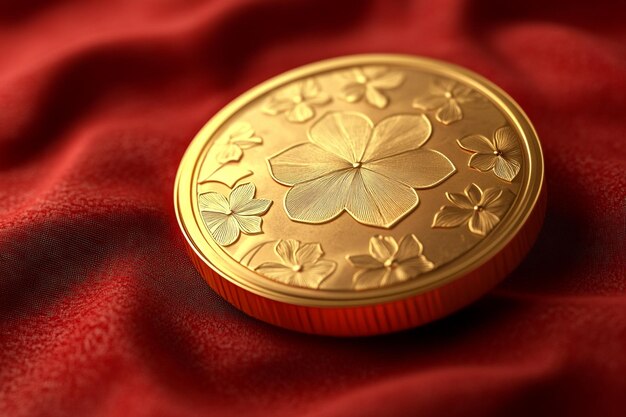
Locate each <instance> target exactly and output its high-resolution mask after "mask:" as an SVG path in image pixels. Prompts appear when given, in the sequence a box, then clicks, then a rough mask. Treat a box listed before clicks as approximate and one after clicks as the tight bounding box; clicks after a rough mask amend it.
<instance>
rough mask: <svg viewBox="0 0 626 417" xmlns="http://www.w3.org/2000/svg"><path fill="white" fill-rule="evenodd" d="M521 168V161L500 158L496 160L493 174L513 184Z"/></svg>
mask: <svg viewBox="0 0 626 417" xmlns="http://www.w3.org/2000/svg"><path fill="white" fill-rule="evenodd" d="M520 168H521V164H520V163H519V161H515V160H513V159H507V158H503V157H502V156H498V157H497V158H496V160H495V165H494V167H493V173H494V174H496V176H497V177H498V178H501V179H503V180H505V181H509V182H511V181H513V179H514V178H515V177H516V176H517V173H518V172H519V170H520Z"/></svg>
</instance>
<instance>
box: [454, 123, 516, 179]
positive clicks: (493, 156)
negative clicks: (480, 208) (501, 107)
mask: <svg viewBox="0 0 626 417" xmlns="http://www.w3.org/2000/svg"><path fill="white" fill-rule="evenodd" d="M457 142H458V144H459V146H460V147H461V148H463V149H465V150H468V151H470V152H474V155H472V156H471V157H470V160H469V164H468V165H469V166H470V167H472V168H475V169H477V170H479V171H482V172H486V171H493V173H494V174H495V175H496V176H497V177H498V178H500V179H503V180H505V181H509V182H511V181H513V179H514V178H515V177H516V176H517V174H518V173H519V170H520V167H521V166H522V151H521V150H520V148H519V139H518V137H517V134H515V131H514V130H513V129H511V128H510V127H508V126H504V127H501V128H499V129H498V130H496V132H495V133H494V135H493V140H490V139H488V138H486V137H484V136H483V135H470V136H466V137H464V138H462V139H459V140H458V141H457Z"/></svg>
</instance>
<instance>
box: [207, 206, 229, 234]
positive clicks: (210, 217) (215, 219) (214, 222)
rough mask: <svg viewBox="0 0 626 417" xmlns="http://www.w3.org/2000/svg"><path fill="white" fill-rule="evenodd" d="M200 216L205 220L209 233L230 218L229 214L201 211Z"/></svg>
mask: <svg viewBox="0 0 626 417" xmlns="http://www.w3.org/2000/svg"><path fill="white" fill-rule="evenodd" d="M200 215H201V216H202V218H203V219H204V224H205V225H206V228H207V229H208V230H209V231H211V230H213V229H215V228H216V227H217V226H219V225H220V224H222V223H223V222H225V221H226V218H227V217H228V214H223V213H216V212H214V211H201V212H200Z"/></svg>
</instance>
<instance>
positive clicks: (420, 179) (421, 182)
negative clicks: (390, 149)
mask: <svg viewBox="0 0 626 417" xmlns="http://www.w3.org/2000/svg"><path fill="white" fill-rule="evenodd" d="M363 168H366V169H370V170H372V171H375V172H378V173H379V174H382V175H384V176H386V177H389V178H393V179H394V180H397V181H400V182H402V183H404V184H406V185H409V186H411V187H413V188H429V187H434V186H435V185H437V184H440V183H442V182H443V181H445V180H446V179H447V178H448V177H450V176H451V175H452V174H454V173H455V172H456V168H455V166H454V165H453V164H452V162H451V161H450V160H449V159H448V158H447V157H446V156H445V155H443V154H442V153H439V152H437V151H433V150H430V149H417V150H413V151H408V152H404V153H401V154H398V155H393V156H390V157H387V158H384V159H379V160H377V161H374V162H368V163H365V164H364V165H363Z"/></svg>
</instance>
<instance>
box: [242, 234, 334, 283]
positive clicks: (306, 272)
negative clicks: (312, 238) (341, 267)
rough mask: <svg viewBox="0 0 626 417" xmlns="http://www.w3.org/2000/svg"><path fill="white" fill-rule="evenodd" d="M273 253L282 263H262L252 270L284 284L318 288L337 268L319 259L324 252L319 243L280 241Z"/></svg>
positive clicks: (330, 262) (331, 263)
mask: <svg viewBox="0 0 626 417" xmlns="http://www.w3.org/2000/svg"><path fill="white" fill-rule="evenodd" d="M274 251H275V252H276V254H277V255H278V257H279V258H280V260H281V261H282V262H280V263H278V262H264V263H262V264H261V265H259V266H257V267H256V268H255V269H254V270H255V271H257V272H258V273H260V274H261V275H265V276H266V277H268V278H271V279H273V280H275V281H279V282H282V283H284V284H289V285H296V286H298V287H308V288H318V287H319V286H320V284H321V283H322V282H323V281H324V280H325V279H326V278H327V277H328V276H329V275H330V274H332V273H333V271H334V270H335V268H336V267H337V264H336V263H335V262H333V261H327V260H325V259H320V258H321V257H322V255H324V252H323V251H322V246H321V245H320V244H319V243H301V242H300V241H298V240H294V239H286V240H282V239H281V240H279V241H278V242H277V243H276V245H275V246H274Z"/></svg>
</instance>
